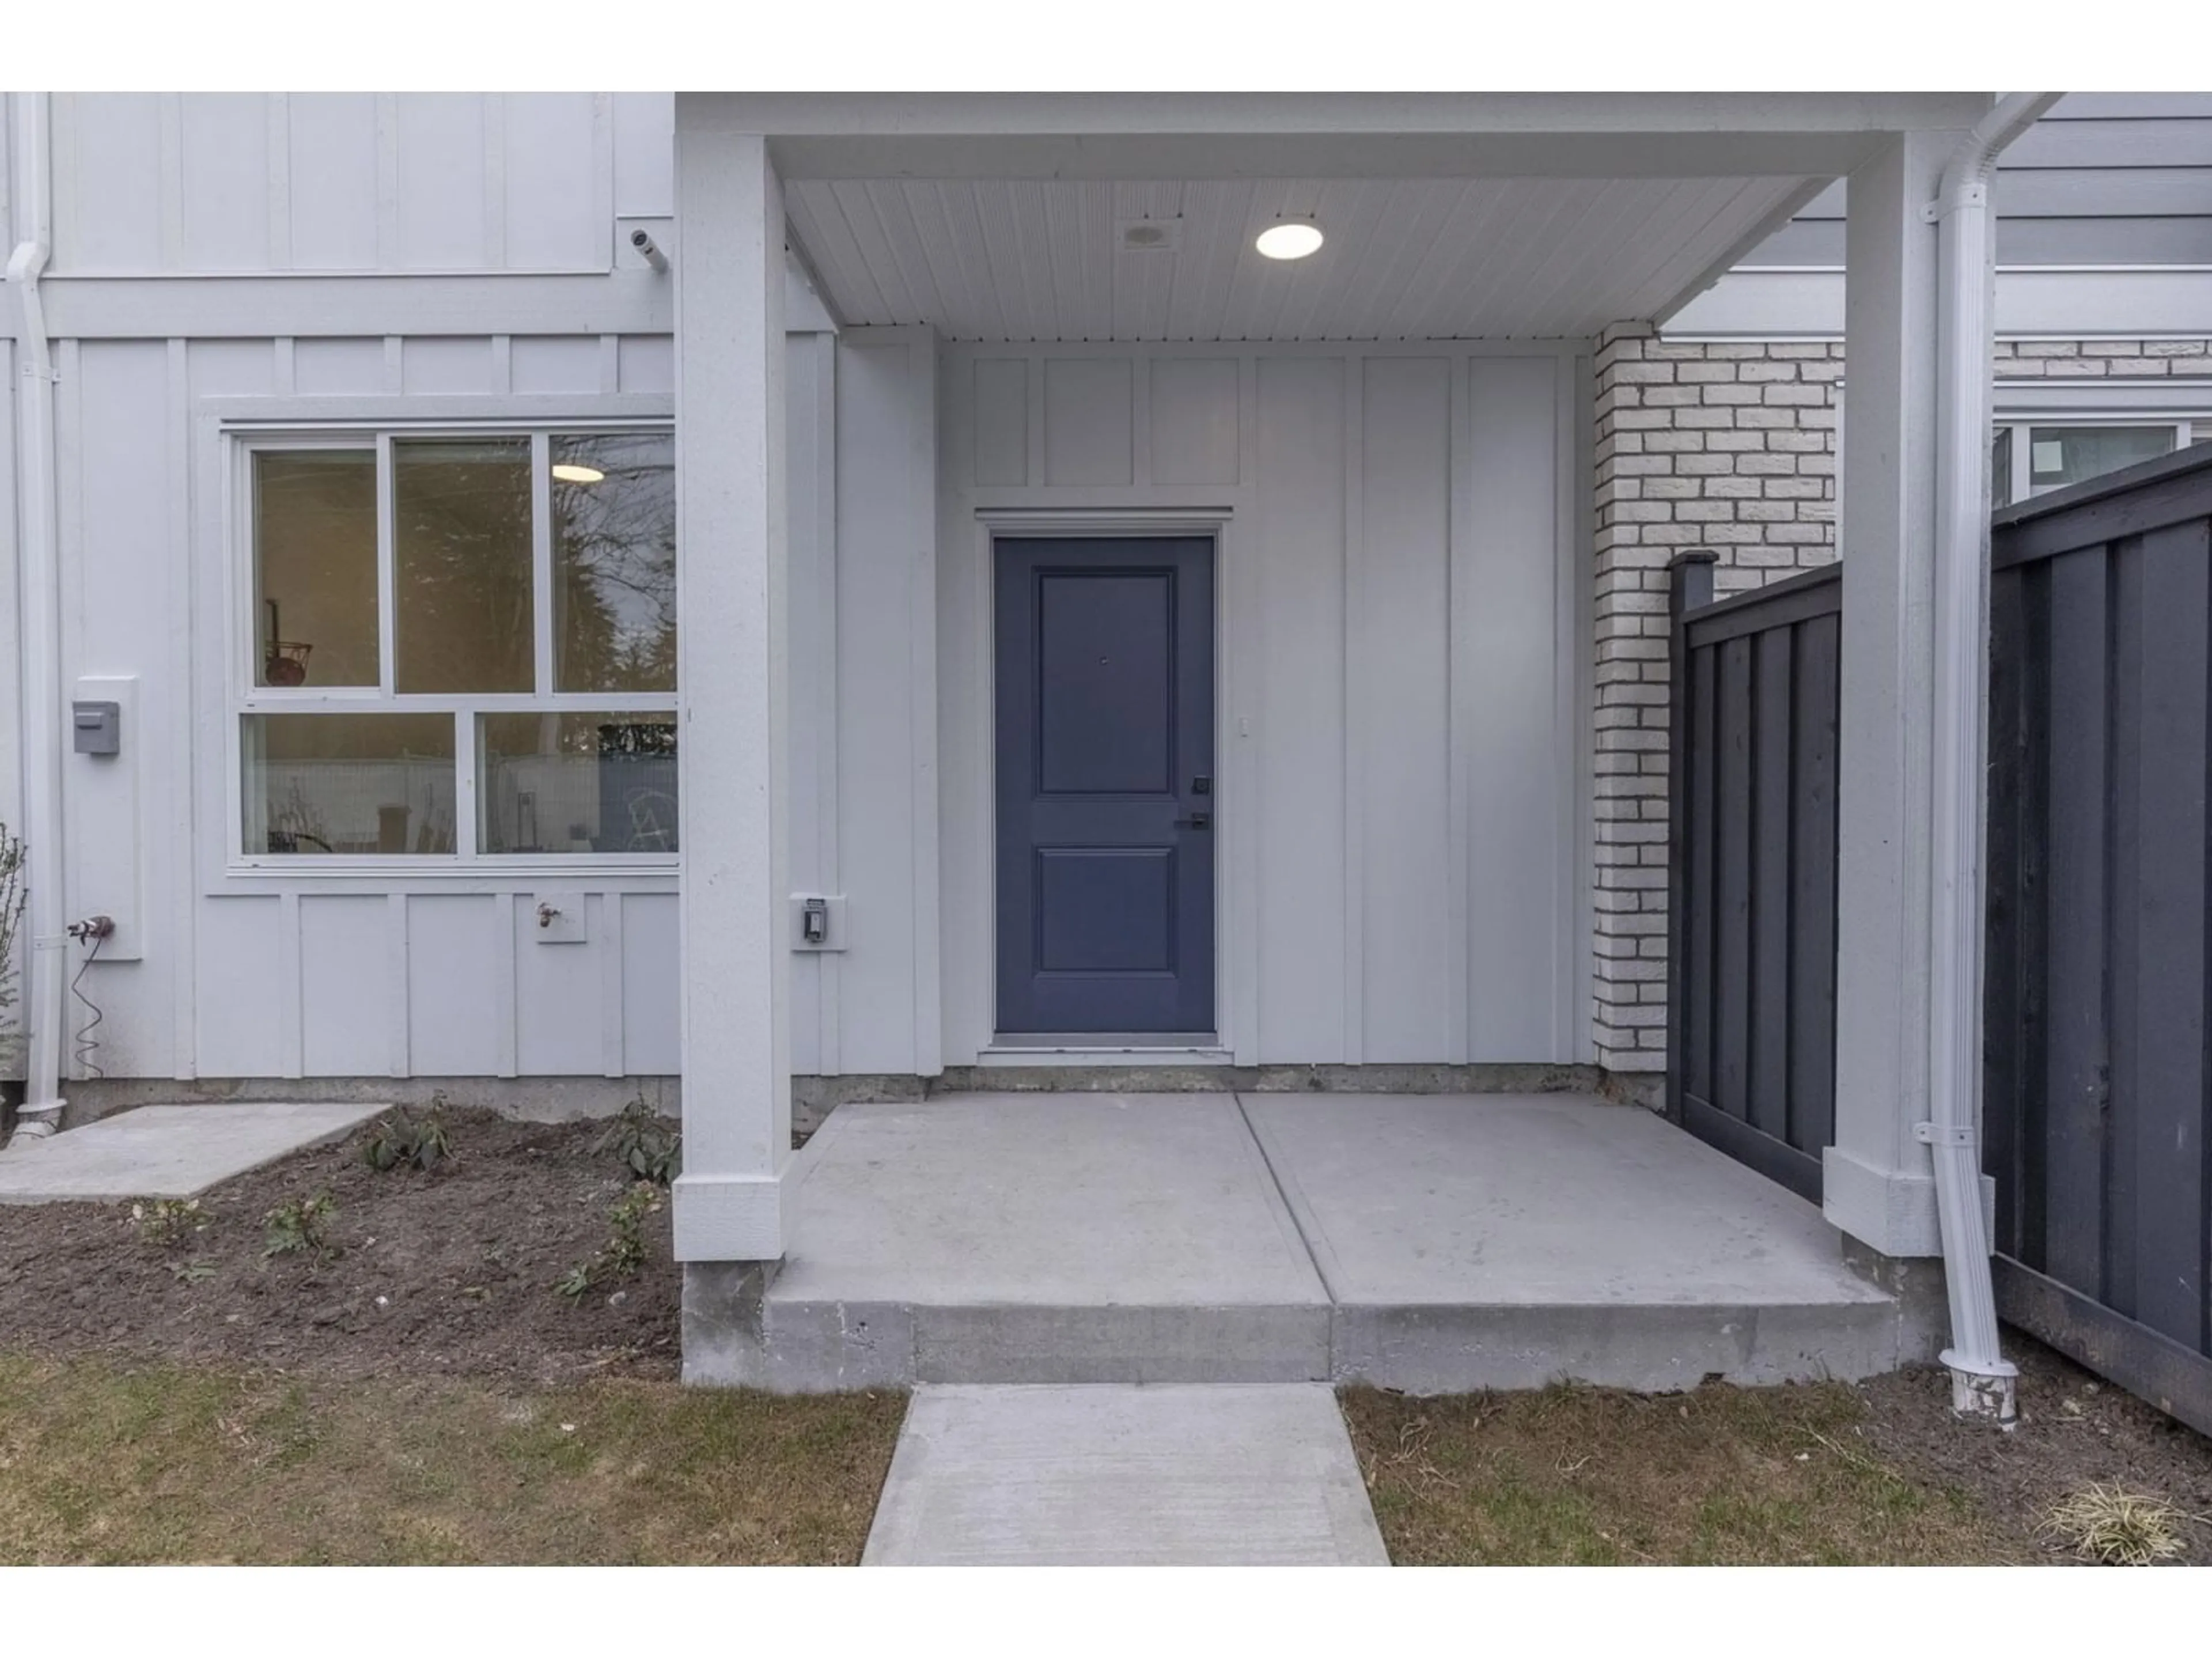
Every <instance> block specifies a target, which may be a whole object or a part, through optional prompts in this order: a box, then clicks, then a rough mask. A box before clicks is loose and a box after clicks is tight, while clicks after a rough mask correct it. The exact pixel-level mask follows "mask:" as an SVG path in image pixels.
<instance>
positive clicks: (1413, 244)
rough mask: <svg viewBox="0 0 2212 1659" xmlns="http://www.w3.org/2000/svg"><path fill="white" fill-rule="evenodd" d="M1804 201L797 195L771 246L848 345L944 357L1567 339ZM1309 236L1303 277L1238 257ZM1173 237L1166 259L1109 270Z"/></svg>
mask: <svg viewBox="0 0 2212 1659" xmlns="http://www.w3.org/2000/svg"><path fill="white" fill-rule="evenodd" d="M1803 182H1804V181H1803V180H1802V179H1795V178H1760V179H1737V178H1730V179H1529V178H1494V179H1319V180H1316V179H1257V180H1251V179H1246V180H1237V179H1198V180H1189V181H1183V182H1177V181H1175V180H1159V179H1155V180H1138V179H1130V180H1114V181H1103V180H1068V179H1055V180H1035V179H1022V180H1006V179H941V180H939V179H910V180H897V179H866V180H855V179H836V180H822V179H800V180H796V181H794V182H793V183H790V184H788V185H786V186H785V199H786V203H787V207H788V209H789V212H790V218H791V230H792V234H793V236H794V238H795V239H796V240H798V241H799V244H800V245H801V246H803V247H804V248H805V252H806V253H807V255H808V257H809V258H811V260H812V261H813V262H814V264H815V266H816V268H817V270H819V271H820V273H821V275H822V278H823V282H824V283H826V284H827V285H828V287H829V294H830V296H831V298H832V300H833V301H834V302H835V304H836V309H837V312H838V313H839V315H840V316H841V317H842V319H844V320H845V321H847V322H848V323H852V324H854V325H868V324H895V323H928V324H931V325H934V326H935V327H936V328H937V330H938V331H939V332H940V333H941V334H943V335H944V336H945V337H946V338H948V339H952V340H982V341H1007V342H1023V341H1033V340H1060V341H1080V340H1098V341H1108V340H1121V341H1135V340H1215V341H1235V340H1279V341H1295V340H1391V339H1460V338H1509V339H1542V338H1563V337H1581V336H1584V335H1589V334H1593V333H1595V332H1596V331H1598V330H1599V329H1601V328H1602V327H1603V326H1604V325H1606V324H1607V323H1609V322H1613V321H1616V320H1619V319H1631V318H1639V317H1648V316H1650V315H1652V314H1653V313H1655V312H1656V311H1657V310H1658V309H1659V308H1660V307H1662V306H1664V305H1665V304H1666V303H1667V302H1668V301H1670V300H1672V299H1674V297H1675V296H1676V295H1677V294H1678V293H1679V292H1680V289H1682V288H1683V287H1684V286H1685V285H1686V284H1687V283H1691V282H1693V281H1695V280H1696V278H1697V277H1698V276H1699V274H1700V273H1701V272H1703V271H1705V270H1708V269H1710V268H1711V266H1712V265H1713V264H1715V262H1716V261H1717V260H1718V259H1720V258H1723V256H1724V255H1726V254H1727V253H1728V252H1729V250H1730V249H1731V248H1732V247H1733V246H1735V244H1736V243H1737V242H1739V241H1740V240H1741V239H1742V238H1744V237H1745V236H1746V235H1747V234H1750V233H1751V232H1752V231H1753V230H1754V229H1755V228H1757V227H1758V226H1759V223H1760V222H1762V221H1763V220H1765V218H1767V217H1768V216H1771V214H1772V213H1773V212H1774V211H1776V210H1778V208H1779V207H1780V206H1781V205H1782V204H1784V202H1785V201H1786V200H1787V199H1788V198H1789V197H1790V194H1791V192H1792V191H1795V190H1796V189H1797V188H1798V187H1799V186H1800V185H1802V183H1803ZM1279 216H1280V217H1297V218H1304V217H1307V216H1311V217H1313V218H1315V219H1316V221H1317V222H1319V223H1320V225H1321V227H1322V230H1323V231H1324V232H1325V233H1326V234H1327V236H1328V242H1327V244H1326V245H1325V246H1323V247H1322V251H1321V252H1319V253H1317V254H1316V255H1314V256H1313V257H1312V258H1310V259H1302V260H1296V261H1290V262H1279V261H1275V260H1271V259H1267V258H1261V256H1260V254H1259V253H1258V252H1256V251H1255V249H1254V247H1253V246H1252V244H1253V240H1254V239H1255V237H1256V236H1257V235H1258V234H1259V233H1260V232H1261V230H1263V229H1265V228H1267V226H1268V225H1270V224H1272V223H1273V222H1275V220H1276V219H1277V218H1278V217H1279ZM1146 218H1151V219H1180V220H1181V221H1182V227H1181V228H1182V245H1181V246H1180V248H1179V249H1177V250H1176V251H1175V252H1162V251H1157V250H1143V251H1139V250H1132V249H1125V248H1123V247H1122V246H1121V230H1120V227H1121V224H1122V222H1126V221H1128V220H1132V219H1146Z"/></svg>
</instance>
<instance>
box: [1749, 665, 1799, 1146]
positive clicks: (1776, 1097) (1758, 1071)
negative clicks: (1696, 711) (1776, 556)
mask: <svg viewBox="0 0 2212 1659" xmlns="http://www.w3.org/2000/svg"><path fill="white" fill-rule="evenodd" d="M1795 635H1796V629H1794V628H1771V629H1767V631H1766V632H1765V633H1764V634H1760V635H1757V636H1756V637H1755V638H1753V640H1752V641H1751V642H1750V643H1751V650H1752V665H1753V682H1752V683H1753V688H1754V690H1753V697H1754V701H1753V711H1752V754H1751V796H1752V799H1751V916H1750V929H1751V969H1750V975H1751V982H1750V985H1749V986H1748V987H1747V991H1748V997H1749V1003H1750V1008H1751V1073H1750V1087H1749V1092H1748V1094H1747V1097H1746V1106H1747V1117H1748V1119H1749V1121H1750V1123H1751V1127H1753V1128H1754V1129H1757V1130H1759V1132H1760V1133H1762V1134H1767V1135H1771V1136H1774V1137H1776V1138H1777V1139H1786V1138H1787V1137H1788V1135H1789V1133H1790V1035H1791V1034H1790V845H1791V841H1792V836H1790V816H1791V805H1792V798H1791V793H1790V788H1791V778H1790V742H1791V739H1792V738H1794V737H1795V736H1796V730H1795V727H1794V725H1793V723H1792V720H1791V718H1790V716H1791V713H1792V709H1791V703H1792V701H1793V699H1794V697H1795V696H1796V682H1795V676H1794V674H1793V673H1792V671H1791V662H1792V651H1791V646H1792V643H1793V641H1794V639H1795Z"/></svg>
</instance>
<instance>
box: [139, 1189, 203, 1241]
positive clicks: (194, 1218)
mask: <svg viewBox="0 0 2212 1659" xmlns="http://www.w3.org/2000/svg"><path fill="white" fill-rule="evenodd" d="M131 1220H132V1221H134V1222H136V1223H137V1226H138V1242H139V1243H142V1244H150V1245H152V1246H153V1247H154V1248H155V1249H157V1250H166V1249H169V1248H171V1247H172V1246H173V1245H177V1244H181V1243H184V1242H185V1240H186V1239H188V1238H190V1237H192V1235H193V1234H195V1233H197V1232H202V1231H205V1230H206V1227H207V1225H208V1218H207V1217H206V1216H204V1215H203V1214H202V1213H201V1212H200V1201H199V1200H197V1198H157V1199H155V1200H154V1201H153V1202H152V1203H150V1204H146V1203H139V1204H133V1205H132V1206H131Z"/></svg>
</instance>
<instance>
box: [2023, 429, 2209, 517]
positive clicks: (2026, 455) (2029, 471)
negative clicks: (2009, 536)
mask: <svg viewBox="0 0 2212 1659" xmlns="http://www.w3.org/2000/svg"><path fill="white" fill-rule="evenodd" d="M2052 426H2065V427H2085V426H2088V427H2114V428H2119V427H2126V428H2142V429H2144V430H2157V429H2160V428H2164V429H2165V430H2166V431H2167V432H2169V433H2171V434H2172V436H2173V447H2174V448H2175V449H2177V450H2180V449H2186V448H2188V447H2189V437H2190V433H2191V430H2192V428H2194V426H2195V422H2193V421H2191V420H2190V419H2188V418H2186V417H2179V418H2177V417H2176V416H2171V415H2167V414H2166V413H2164V412H2162V411H2161V412H2159V413H2143V414H2137V415H2106V414H2080V415H2076V414H2074V413H2071V412H2070V411H2069V410H2065V409H2063V408H2055V409H2048V410H2037V411H2036V412H2034V413H2033V414H2030V415H2021V414H2016V413H2015V414H2008V415H2002V416H1999V417H1998V419H1997V420H1996V422H1993V423H1992V425H1991V427H1990V441H1991V444H1992V446H1994V444H1995V442H1996V435H1997V434H1998V433H2000V432H2002V433H2005V434H2007V435H2008V437H2007V440H2006V447H2007V453H2008V459H2009V460H2010V462H2011V465H2010V467H2009V468H2008V472H2009V476H2010V478H2011V483H2012V495H2011V497H2010V499H2008V500H2006V501H1991V503H1990V505H1991V506H1992V507H2011V506H2014V505H2015V504H2016V503H2018V502H2021V501H2033V499H2034V498H2035V497H2036V496H2038V495H2049V494H2050V493H2051V491H2052V490H2054V489H2067V488H2069V486H2068V485H2064V484H2041V485H2038V484H2035V483H2031V482H2030V479H2031V478H2032V477H2033V473H2034V471H2035V469H2034V468H2033V466H2031V465H2028V462H2029V459H2030V452H2029V450H2028V444H2029V441H2030V439H2029V436H2028V435H2029V434H2030V432H2032V431H2033V429H2034V428H2038V427H2052ZM1995 487H1996V481H1995V479H1994V478H1992V480H1991V489H1992V490H1994V489H1995Z"/></svg>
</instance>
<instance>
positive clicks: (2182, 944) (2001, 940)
mask: <svg viewBox="0 0 2212 1659" xmlns="http://www.w3.org/2000/svg"><path fill="white" fill-rule="evenodd" d="M2208 534H2212V447H2198V448H2197V449H2195V450H2189V451H2184V452H2182V453H2180V454H2178V455H2174V456H2170V457H2167V458H2166V459H2163V460H2159V461H2153V462H2149V463H2147V464H2146V465H2142V466H2138V467H2131V468H2130V469H2128V470H2127V471H2123V472H2118V473H2114V474H2112V475H2111V476H2109V477H2104V478H2100V479H2095V480H2093V481H2091V482H2090V483H2087V484H2082V485H2080V486H2077V487H2076V488H2075V489H2069V490H2065V491H2063V492H2059V493H2057V494H2054V495H2046V496H2044V497H2042V498H2040V499H2039V500H2036V501H2029V502H2025V503H2022V504H2021V506H2018V507H2010V508H2008V509H2006V510H2005V511H2004V512H2002V513H1998V514H1997V515H1996V520H1995V526H1994V531H1993V535H1992V545H1991V550H1990V753H1989V760H1990V771H1989V778H1990V786H1989V787H1990V798H1989V840H1988V864H1989V902H1988V956H1987V959H1986V969H1985V974H1984V1016H1985V1018H1984V1094H1983V1120H1984V1122H1983V1133H1984V1147H1985V1162H1984V1167H1985V1168H1986V1169H1987V1170H1988V1171H1989V1173H1990V1175H1991V1176H1993V1177H1995V1179H1996V1249H1997V1273H1996V1291H1997V1304H1998V1310H1999V1311H2000V1312H2001V1313H2002V1315H2003V1316H2004V1317H2005V1318H2007V1319H2008V1320H2010V1321H2012V1322H2014V1323H2015V1324H2017V1325H2020V1326H2021V1327H2023V1328H2026V1329H2027V1330H2030V1331H2032V1332H2033V1333H2034V1334H2036V1335H2038V1336H2040V1337H2042V1338H2043V1339H2044V1340H2046V1341H2048V1342H2050V1343H2051V1345H2052V1346H2055V1347H2057V1348H2059V1349H2061V1350H2063V1351H2064V1352H2068V1353H2070V1354H2072V1355H2074V1356H2075V1358H2078V1359H2081V1360H2082V1361H2083V1362H2084V1363H2086V1364H2089V1365H2091V1366H2092V1367H2093V1368H2094V1369H2096V1370H2100V1371H2102V1372H2103V1373H2104V1374H2105V1375H2106V1376H2110V1377H2111V1378H2112V1380H2114V1381H2115V1382H2117V1383H2120V1384H2121V1385H2122V1386H2124V1387H2125V1388H2127V1389H2131V1390H2133V1391H2134V1392H2136V1393H2137V1394H2140V1395H2143V1396H2145V1397H2146V1398H2148V1399H2150V1400H2153V1401H2156V1402H2157V1403H2159V1404H2160V1405H2161V1406H2163V1407H2165V1408H2166V1410H2168V1411H2170V1412H2172V1413H2173V1414H2174V1415H2175V1416H2177V1417H2179V1418H2181V1419H2184V1420H2185V1421H2186V1422H2189V1423H2191V1424H2192V1425H2195V1426H2196V1427H2197V1428H2198V1429H2201V1430H2203V1431H2206V1432H2208V1433H2212V1304H2208V1301H2207V1290H2206V1285H2207V1280H2208V1277H2212V1263H2208V1255H2212V1205H2208V1194H2212V1155H2208V1129H2212V1106H2209V1105H2208V1065H2207V1054H2206V1033H2207V1018H2206V1005H2207V987H2208V982H2212V979H2209V976H2208V971H2207V968H2208V962H2207V949H2208V942H2212V928H2208V927H2207V909H2208V897H2212V889H2208V881H2207V862H2208V860H2207V840H2208V828H2209V827H2212V826H2208V823H2207V818H2206V795H2207V781H2208V775H2212V741H2208V738H2209V737H2212V733H2209V732H2208V720H2212V582H2209V581H2208V578H2212V544H2208Z"/></svg>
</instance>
